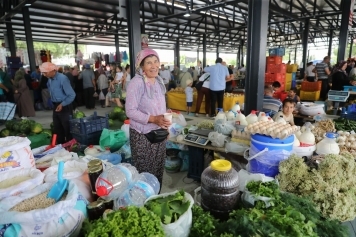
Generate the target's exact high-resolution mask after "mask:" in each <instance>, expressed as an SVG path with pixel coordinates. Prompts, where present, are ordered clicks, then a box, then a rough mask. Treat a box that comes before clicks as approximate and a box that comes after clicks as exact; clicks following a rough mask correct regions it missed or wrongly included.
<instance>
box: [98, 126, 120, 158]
mask: <svg viewBox="0 0 356 237" xmlns="http://www.w3.org/2000/svg"><path fill="white" fill-rule="evenodd" d="M126 141H127V139H126V135H125V132H124V131H122V130H109V129H106V128H104V130H103V131H102V132H101V136H100V141H99V144H100V147H101V148H102V149H105V148H106V147H109V148H110V150H111V152H115V151H117V150H119V149H120V148H121V147H122V146H123V145H124V144H125V143H126Z"/></svg>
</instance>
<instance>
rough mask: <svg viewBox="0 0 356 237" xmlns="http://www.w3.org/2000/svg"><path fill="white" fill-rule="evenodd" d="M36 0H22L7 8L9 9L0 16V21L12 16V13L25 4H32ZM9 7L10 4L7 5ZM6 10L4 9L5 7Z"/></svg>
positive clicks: (19, 9) (14, 13)
mask: <svg viewBox="0 0 356 237" xmlns="http://www.w3.org/2000/svg"><path fill="white" fill-rule="evenodd" d="M35 1H36V0H23V1H22V2H20V3H19V4H18V5H16V6H15V7H14V8H12V9H9V11H8V12H7V13H6V12H4V13H5V15H3V16H1V18H0V22H2V21H5V20H6V19H9V18H12V17H13V16H14V15H16V13H17V12H19V11H21V9H22V7H24V6H25V5H26V4H33V3H34V2H35ZM4 2H9V1H6V0H5V1H4ZM8 7H9V8H10V5H8ZM5 11H6V9H5Z"/></svg>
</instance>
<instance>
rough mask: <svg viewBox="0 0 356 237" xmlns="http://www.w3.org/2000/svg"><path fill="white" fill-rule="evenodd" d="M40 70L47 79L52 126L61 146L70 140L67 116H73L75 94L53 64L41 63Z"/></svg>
mask: <svg viewBox="0 0 356 237" xmlns="http://www.w3.org/2000/svg"><path fill="white" fill-rule="evenodd" d="M40 70H41V72H42V74H43V75H44V76H45V77H48V79H49V80H48V83H47V85H48V90H49V92H50V95H51V100H52V104H53V126H54V133H55V134H57V144H63V143H65V142H68V141H70V140H71V139H72V135H71V133H70V126H69V116H70V115H73V109H72V102H73V101H74V98H75V93H74V91H73V88H72V86H71V85H70V82H69V79H68V78H67V77H66V76H65V75H63V74H62V73H58V72H57V66H56V65H54V64H53V63H49V62H46V63H43V64H42V65H41V66H40Z"/></svg>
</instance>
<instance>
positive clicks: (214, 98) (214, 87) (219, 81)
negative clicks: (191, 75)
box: [204, 58, 230, 117]
mask: <svg viewBox="0 0 356 237" xmlns="http://www.w3.org/2000/svg"><path fill="white" fill-rule="evenodd" d="M215 63H216V65H214V66H210V67H205V68H204V71H205V72H209V73H210V85H209V86H210V95H211V110H210V113H211V117H215V114H216V109H215V104H216V102H217V103H218V108H223V103H224V90H225V86H226V84H225V82H226V81H227V80H229V79H230V74H229V71H228V70H227V67H225V66H223V65H222V64H221V63H222V59H221V58H217V59H216V61H215Z"/></svg>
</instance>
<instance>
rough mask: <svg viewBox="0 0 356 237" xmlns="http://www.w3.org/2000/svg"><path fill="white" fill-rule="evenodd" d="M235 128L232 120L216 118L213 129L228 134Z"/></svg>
mask: <svg viewBox="0 0 356 237" xmlns="http://www.w3.org/2000/svg"><path fill="white" fill-rule="evenodd" d="M234 129H235V124H234V122H232V121H225V120H224V119H218V120H216V121H215V123H214V131H216V132H219V133H221V134H224V135H230V134H231V132H232V131H233V130H234Z"/></svg>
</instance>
